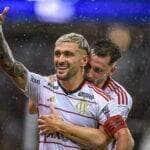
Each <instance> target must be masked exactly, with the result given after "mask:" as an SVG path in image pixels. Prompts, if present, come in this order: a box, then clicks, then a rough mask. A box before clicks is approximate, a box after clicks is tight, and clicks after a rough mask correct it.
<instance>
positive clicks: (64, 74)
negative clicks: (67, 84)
mask: <svg viewBox="0 0 150 150" xmlns="http://www.w3.org/2000/svg"><path fill="white" fill-rule="evenodd" d="M55 69H56V76H57V78H58V79H59V80H62V81H68V80H70V79H71V78H73V77H74V76H75V75H76V74H77V72H78V69H77V68H76V67H75V66H73V65H70V64H69V63H66V64H65V63H61V64H56V67H55Z"/></svg>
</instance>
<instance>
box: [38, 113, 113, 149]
mask: <svg viewBox="0 0 150 150" xmlns="http://www.w3.org/2000/svg"><path fill="white" fill-rule="evenodd" d="M38 123H39V129H40V130H41V132H42V133H46V134H49V133H51V131H53V132H54V131H55V132H59V133H61V134H63V135H64V136H65V137H67V138H69V139H71V140H72V141H75V142H76V143H78V144H79V145H80V146H81V147H82V148H85V149H96V150H99V149H100V150H105V149H106V146H107V144H108V143H109V142H110V138H109V137H108V135H107V134H106V133H105V131H104V130H103V128H101V127H100V128H99V129H95V128H89V127H82V126H78V125H74V124H71V123H67V122H64V121H63V120H61V119H60V118H59V117H56V116H54V115H50V116H41V117H40V118H39V119H38Z"/></svg>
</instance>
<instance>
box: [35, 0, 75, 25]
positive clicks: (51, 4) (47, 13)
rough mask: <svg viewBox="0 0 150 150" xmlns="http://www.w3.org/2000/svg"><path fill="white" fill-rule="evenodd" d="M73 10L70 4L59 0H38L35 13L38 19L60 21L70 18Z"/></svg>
mask: <svg viewBox="0 0 150 150" xmlns="http://www.w3.org/2000/svg"><path fill="white" fill-rule="evenodd" d="M73 12H74V9H73V7H72V6H71V5H67V4H66V3H63V2H62V1H60V0H45V1H38V2H36V4H35V13H36V15H37V17H38V19H39V20H40V21H45V22H57V23H62V22H66V21H68V20H70V18H71V17H72V15H73Z"/></svg>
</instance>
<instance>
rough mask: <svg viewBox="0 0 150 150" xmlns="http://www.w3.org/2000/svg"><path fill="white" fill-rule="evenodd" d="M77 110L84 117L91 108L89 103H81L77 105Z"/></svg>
mask: <svg viewBox="0 0 150 150" xmlns="http://www.w3.org/2000/svg"><path fill="white" fill-rule="evenodd" d="M76 108H77V110H78V112H79V113H80V114H82V115H87V114H88V108H89V103H88V102H87V101H85V100H84V101H80V102H79V103H78V104H77V105H76Z"/></svg>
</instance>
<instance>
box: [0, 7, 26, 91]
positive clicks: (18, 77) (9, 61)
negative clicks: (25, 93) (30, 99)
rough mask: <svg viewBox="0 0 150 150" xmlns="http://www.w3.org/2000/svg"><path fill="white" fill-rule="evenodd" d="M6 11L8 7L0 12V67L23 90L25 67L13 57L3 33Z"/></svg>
mask: <svg viewBox="0 0 150 150" xmlns="http://www.w3.org/2000/svg"><path fill="white" fill-rule="evenodd" d="M8 11H9V7H5V8H4V10H3V11H2V13H1V14H0V65H1V67H2V69H3V70H4V71H5V72H6V73H7V74H8V75H9V76H10V77H11V78H12V79H13V80H14V81H15V83H16V84H17V86H18V87H19V88H21V89H23V90H24V89H25V85H26V81H27V69H26V68H25V66H24V65H23V64H22V63H20V62H18V61H16V60H15V59H14V57H13V55H12V52H11V49H10V47H9V45H8V43H7V41H6V40H5V37H4V34H3V29H2V24H3V23H4V20H5V17H6V14H7V13H8Z"/></svg>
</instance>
